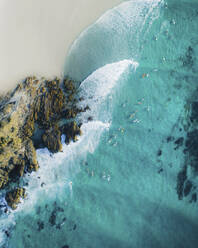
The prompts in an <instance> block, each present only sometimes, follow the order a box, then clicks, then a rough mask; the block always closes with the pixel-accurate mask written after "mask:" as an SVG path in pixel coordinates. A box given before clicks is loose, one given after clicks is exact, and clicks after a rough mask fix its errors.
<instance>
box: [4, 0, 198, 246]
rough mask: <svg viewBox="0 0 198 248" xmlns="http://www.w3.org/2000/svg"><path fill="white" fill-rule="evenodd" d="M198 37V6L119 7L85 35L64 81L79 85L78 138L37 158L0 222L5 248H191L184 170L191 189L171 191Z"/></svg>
mask: <svg viewBox="0 0 198 248" xmlns="http://www.w3.org/2000/svg"><path fill="white" fill-rule="evenodd" d="M197 33H198V2H196V1H188V2H187V1H168V2H162V1H157V0H155V1H151V0H150V1H145V0H141V1H128V2H126V3H123V4H122V5H120V6H118V7H117V8H115V9H114V10H111V11H109V12H107V13H106V14H105V15H104V16H103V17H101V18H100V19H99V20H98V21H97V22H96V24H94V25H92V26H91V27H90V28H88V29H87V30H86V31H84V32H83V34H82V35H81V36H80V37H79V39H77V41H76V42H75V43H74V44H73V47H71V50H70V53H69V55H68V58H67V61H66V64H65V73H67V74H69V75H70V76H72V77H73V78H75V79H77V80H80V81H82V80H85V81H84V82H83V83H82V85H81V86H80V89H81V91H80V92H81V93H80V94H82V95H83V96H84V98H85V101H84V103H82V104H87V103H88V104H89V105H90V106H91V111H90V112H89V113H85V114H84V115H83V116H79V120H83V121H84V122H85V124H84V125H83V131H84V135H83V136H82V137H81V138H80V140H79V141H78V142H77V143H75V144H71V145H69V146H68V147H66V146H65V147H64V152H63V153H60V154H56V155H54V156H53V157H51V156H50V154H49V153H48V151H47V150H40V151H38V156H39V162H40V165H41V169H40V171H39V172H38V173H37V174H33V175H31V177H30V179H29V178H28V179H27V180H28V182H29V186H28V187H27V191H28V192H29V193H30V194H29V196H28V199H27V200H26V201H25V202H24V203H23V204H21V205H20V207H19V210H17V212H15V213H10V215H9V216H8V218H7V217H4V216H3V215H2V218H1V222H0V225H1V226H2V230H3V231H4V232H5V230H9V233H10V234H9V235H10V237H9V238H7V237H6V234H5V233H4V232H2V239H3V240H4V241H3V242H4V243H5V244H4V245H5V247H10V248H26V247H28V248H29V247H30V248H31V247H38V248H39V247H42V248H45V247H48V248H51V247H53V248H54V247H57V248H59V247H60V248H62V247H64V246H66V245H68V247H70V248H79V247H83V248H89V247H90V248H99V247H107V248H112V247H120V248H125V247H126V248H127V247H131V248H142V247H146V248H161V247H162V248H167V247H169V248H178V247H180V248H182V247H184V248H196V247H197V245H198V231H197V230H198V207H197V203H196V202H192V203H190V202H189V201H190V200H191V197H192V194H193V193H195V192H196V188H195V187H196V186H197V185H198V180H197V174H196V172H195V171H194V170H193V169H192V168H191V167H189V166H188V173H187V176H188V179H189V180H191V181H192V182H193V185H194V186H193V187H194V188H192V189H191V192H190V193H189V194H188V195H187V196H186V197H184V196H183V197H182V199H180V200H179V199H178V190H177V179H178V173H179V172H180V171H181V169H182V168H183V165H184V164H185V163H186V161H187V163H190V158H189V157H191V153H190V152H189V153H187V154H186V153H184V152H183V150H184V148H185V140H186V138H187V136H188V132H189V130H191V129H192V128H194V129H196V123H195V125H194V126H193V125H191V126H190V125H189V118H190V117H189V116H190V114H191V112H190V107H189V106H190V103H191V102H192V101H196V99H197V96H198V94H197V82H198V70H197V68H198V66H197V55H198V36H197ZM112 63H113V64H112ZM91 73H92V74H91ZM90 74H91V75H90ZM90 115H91V116H93V121H92V122H88V123H86V122H87V121H86V119H87V117H88V116H90ZM170 137H173V138H171V140H169V139H170ZM181 137H182V138H184V142H183V144H181V145H177V143H175V141H176V140H178V138H181ZM172 139H174V140H172ZM38 177H40V178H38ZM43 182H44V183H45V184H44V186H43V187H41V183H43ZM3 218H4V219H3ZM3 242H2V246H3Z"/></svg>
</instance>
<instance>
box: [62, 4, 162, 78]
mask: <svg viewBox="0 0 198 248" xmlns="http://www.w3.org/2000/svg"><path fill="white" fill-rule="evenodd" d="M160 3H163V0H133V1H126V2H124V3H122V4H120V5H119V6H117V7H115V8H113V9H111V10H109V11H107V12H106V13H105V14H104V15H103V16H101V17H100V18H99V19H98V20H97V21H96V22H95V23H94V24H93V25H91V26H90V27H88V28H87V29H86V30H85V31H83V32H82V33H81V34H80V35H79V37H78V39H76V40H75V41H74V42H73V44H72V46H71V49H70V50H69V53H68V55H67V60H66V63H65V75H69V76H71V77H72V78H73V79H75V80H79V81H82V80H84V79H85V78H86V77H87V76H88V75H90V74H91V73H92V72H93V71H95V70H97V69H98V68H100V67H102V66H104V65H105V64H110V63H114V62H117V61H121V60H124V59H131V58H134V59H135V60H139V56H140V50H141V47H142V45H143V44H144V38H145V34H146V33H147V30H149V28H150V26H151V25H152V23H153V21H154V20H155V18H157V17H158V16H159V10H160Z"/></svg>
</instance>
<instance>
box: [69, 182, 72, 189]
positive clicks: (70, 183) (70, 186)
mask: <svg viewBox="0 0 198 248" xmlns="http://www.w3.org/2000/svg"><path fill="white" fill-rule="evenodd" d="M69 188H70V190H72V181H70V182H69Z"/></svg>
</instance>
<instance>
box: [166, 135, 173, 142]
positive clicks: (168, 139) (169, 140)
mask: <svg viewBox="0 0 198 248" xmlns="http://www.w3.org/2000/svg"><path fill="white" fill-rule="evenodd" d="M173 140H174V137H173V136H168V137H167V139H166V141H167V143H169V142H171V141H173Z"/></svg>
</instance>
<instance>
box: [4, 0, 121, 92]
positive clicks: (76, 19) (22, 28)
mask: <svg viewBox="0 0 198 248" xmlns="http://www.w3.org/2000/svg"><path fill="white" fill-rule="evenodd" d="M122 1H123V0H100V1H98V0H72V1H71V0H56V1H55V0H42V1H41V0H9V1H8V0H1V1H0V37H1V39H0V68H1V69H0V93H2V92H5V91H7V90H9V89H11V88H13V87H14V86H15V85H16V83H18V82H19V81H20V80H22V79H23V78H24V77H26V76H29V75H37V76H45V77H53V76H61V75H62V71H63V65H64V60H65V57H66V54H67V51H68V49H69V47H70V46H71V44H72V42H73V41H74V40H75V38H76V37H77V36H78V35H79V34H80V32H81V31H82V30H83V29H85V28H86V27H87V26H89V25H90V24H92V23H93V22H94V21H95V20H96V19H97V18H98V17H100V16H101V15H102V14H103V13H104V12H105V11H106V10H108V9H110V8H112V7H114V6H116V5H118V4H119V3H121V2H122Z"/></svg>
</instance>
